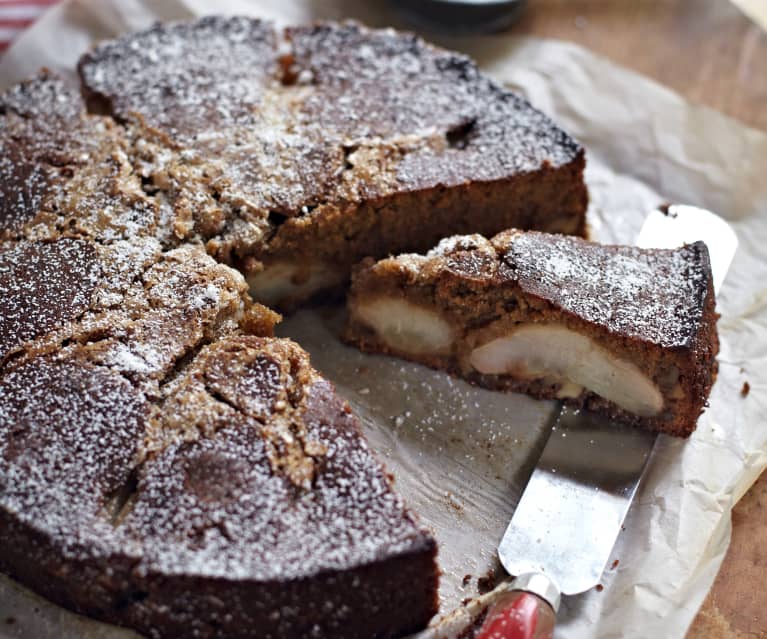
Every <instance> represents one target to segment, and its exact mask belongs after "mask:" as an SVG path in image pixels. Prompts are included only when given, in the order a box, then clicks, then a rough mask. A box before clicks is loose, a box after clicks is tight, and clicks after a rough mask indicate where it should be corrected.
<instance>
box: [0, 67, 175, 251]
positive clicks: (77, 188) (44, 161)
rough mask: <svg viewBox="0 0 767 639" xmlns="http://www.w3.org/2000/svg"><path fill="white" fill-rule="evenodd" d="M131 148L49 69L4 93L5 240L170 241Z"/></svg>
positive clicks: (0, 131) (0, 127) (0, 164)
mask: <svg viewBox="0 0 767 639" xmlns="http://www.w3.org/2000/svg"><path fill="white" fill-rule="evenodd" d="M127 148H128V144H127V141H126V140H125V138H124V136H123V132H122V131H121V130H120V129H119V127H116V126H114V124H113V122H112V121H111V120H110V119H108V118H103V117H100V116H93V115H88V114H86V113H85V105H84V103H83V100H82V98H81V97H80V93H79V89H78V87H77V86H76V85H75V84H74V83H69V82H66V81H64V80H63V79H62V78H60V77H58V76H56V75H54V74H52V73H50V72H48V71H45V70H43V71H41V72H40V73H39V74H38V75H37V76H35V77H34V78H32V79H30V80H28V81H26V82H23V83H21V84H18V85H16V86H14V87H11V88H10V89H8V90H7V91H6V92H5V93H3V94H1V95H0V238H1V237H8V238H15V237H25V238H28V239H56V238H59V237H62V236H70V237H83V238H90V239H95V240H97V241H101V242H109V241H114V240H117V239H128V238H133V237H137V236H142V235H143V236H157V237H162V238H166V237H167V236H168V235H169V234H170V233H171V232H172V228H165V227H170V222H171V220H170V217H169V216H168V215H167V214H166V216H165V217H166V219H165V220H163V221H164V223H165V224H164V225H163V224H161V223H160V222H161V220H160V217H161V211H160V207H159V206H158V204H157V203H156V202H154V201H152V200H151V199H149V198H148V197H146V195H145V194H144V192H143V191H142V188H141V181H140V178H139V177H138V176H137V175H136V174H135V173H134V171H133V168H132V166H131V164H130V161H129V158H128V154H127Z"/></svg>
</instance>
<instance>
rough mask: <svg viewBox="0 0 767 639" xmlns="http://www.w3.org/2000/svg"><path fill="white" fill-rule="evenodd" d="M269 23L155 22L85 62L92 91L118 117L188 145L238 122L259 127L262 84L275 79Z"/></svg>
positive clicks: (273, 36) (214, 20)
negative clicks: (256, 116) (141, 121)
mask: <svg viewBox="0 0 767 639" xmlns="http://www.w3.org/2000/svg"><path fill="white" fill-rule="evenodd" d="M276 40H277V36H276V33H275V31H274V29H273V27H272V25H271V24H270V23H265V22H262V21H260V20H254V19H250V18H244V17H232V18H221V17H215V16H209V17H205V18H201V19H200V20H196V21H194V22H179V23H170V24H168V23H166V24H160V23H158V24H156V25H155V26H153V27H152V28H150V29H148V30H146V31H142V32H139V33H133V34H130V35H129V36H126V37H125V38H121V39H119V40H115V41H110V42H105V43H103V44H101V45H100V46H99V47H97V48H96V49H95V50H94V51H92V52H91V53H87V54H85V55H84V56H83V57H82V59H81V61H80V72H81V75H82V77H83V79H84V81H85V84H86V87H87V88H88V89H89V90H90V91H93V92H94V95H92V96H91V97H92V98H96V97H98V98H101V99H102V100H104V101H103V103H101V104H99V105H98V106H101V107H103V108H105V109H107V110H108V111H110V112H113V113H115V114H116V115H117V116H118V117H120V118H129V117H130V116H131V115H132V114H141V117H142V118H143V119H144V121H145V124H147V125H148V126H149V127H152V128H154V129H156V130H159V131H163V132H165V133H167V134H168V135H169V136H170V138H171V139H174V140H178V141H179V142H182V143H187V142H194V141H195V137H196V136H198V135H201V134H204V133H205V132H208V131H211V132H212V131H216V130H221V129H224V128H227V127H229V126H232V125H234V124H240V125H243V126H248V125H250V124H252V123H253V117H254V112H255V111H256V110H257V107H258V105H259V104H260V102H261V99H262V96H263V92H264V87H265V86H268V85H269V84H270V83H271V82H272V81H273V79H274V78H275V77H276V76H277V66H278V64H277V55H278V54H277V47H276Z"/></svg>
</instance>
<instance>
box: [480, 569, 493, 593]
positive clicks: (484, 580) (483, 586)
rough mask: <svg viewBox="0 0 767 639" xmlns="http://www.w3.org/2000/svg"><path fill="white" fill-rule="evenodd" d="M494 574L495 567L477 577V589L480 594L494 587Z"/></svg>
mask: <svg viewBox="0 0 767 639" xmlns="http://www.w3.org/2000/svg"><path fill="white" fill-rule="evenodd" d="M495 582H496V575H495V569H494V568H490V570H488V571H487V572H486V573H485V574H484V575H482V576H481V577H480V578H479V579H477V589H478V590H479V594H480V595H484V594H485V593H486V592H490V591H491V590H492V589H493V588H495Z"/></svg>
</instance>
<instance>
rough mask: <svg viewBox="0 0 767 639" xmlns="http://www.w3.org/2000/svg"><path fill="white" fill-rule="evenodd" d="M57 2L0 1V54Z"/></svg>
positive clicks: (35, 0) (29, 0) (48, 0)
mask: <svg viewBox="0 0 767 639" xmlns="http://www.w3.org/2000/svg"><path fill="white" fill-rule="evenodd" d="M56 2H58V0H0V52H3V51H5V50H6V49H7V48H8V47H9V46H10V44H11V42H13V41H14V40H15V38H16V36H17V35H19V34H20V33H21V32H22V31H24V29H26V28H27V27H28V26H29V25H30V24H32V23H33V22H34V21H35V20H37V18H39V17H40V16H41V15H42V13H43V11H45V10H46V9H47V8H48V7H50V6H51V5H54V4H56Z"/></svg>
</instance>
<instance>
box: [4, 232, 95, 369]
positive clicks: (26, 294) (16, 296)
mask: <svg viewBox="0 0 767 639" xmlns="http://www.w3.org/2000/svg"><path fill="white" fill-rule="evenodd" d="M99 274H100V268H99V264H98V258H97V255H96V250H95V248H94V247H93V246H92V245H90V244H88V243H87V242H84V241H82V240H68V239H62V240H59V241H58V242H53V243H49V244H42V243H23V244H19V245H17V246H14V247H13V248H10V249H8V250H5V251H0V303H1V307H2V312H1V313H0V362H2V360H3V358H4V357H5V356H6V355H7V354H8V353H9V352H10V351H11V350H13V349H15V348H17V347H19V346H21V345H22V344H23V343H24V342H27V341H29V340H32V339H34V338H36V337H39V336H40V335H44V334H45V333H47V332H49V331H51V330H53V329H54V328H57V327H59V326H62V325H64V324H65V323H66V322H68V321H70V320H72V319H74V318H76V317H77V316H79V315H81V314H82V313H83V312H84V311H86V310H87V309H88V308H89V306H90V303H91V297H92V294H93V290H94V288H95V287H96V285H97V283H98V276H99Z"/></svg>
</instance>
